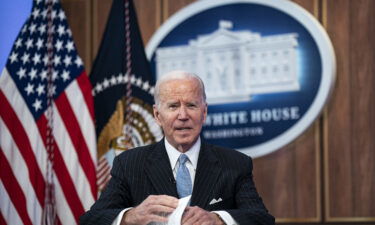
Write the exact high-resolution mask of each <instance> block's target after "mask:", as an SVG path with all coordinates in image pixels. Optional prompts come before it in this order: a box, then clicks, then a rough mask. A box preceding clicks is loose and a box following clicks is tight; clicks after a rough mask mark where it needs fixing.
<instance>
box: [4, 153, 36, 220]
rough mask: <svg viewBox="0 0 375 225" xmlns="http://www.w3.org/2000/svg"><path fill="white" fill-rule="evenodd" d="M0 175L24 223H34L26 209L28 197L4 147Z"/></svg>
mask: <svg viewBox="0 0 375 225" xmlns="http://www.w3.org/2000/svg"><path fill="white" fill-rule="evenodd" d="M0 176H1V179H2V181H3V185H4V187H5V190H7V192H8V194H9V197H10V199H11V201H12V202H13V204H14V205H15V207H16V210H17V212H18V215H19V216H20V217H21V220H22V222H23V224H25V225H28V224H30V225H32V222H31V219H30V217H29V214H28V213H27V209H26V198H25V195H24V193H23V192H22V189H21V187H20V186H19V184H18V182H17V179H16V177H15V176H14V174H13V172H12V169H11V167H10V165H9V162H8V161H7V160H6V158H5V155H4V154H3V151H2V149H1V148H0Z"/></svg>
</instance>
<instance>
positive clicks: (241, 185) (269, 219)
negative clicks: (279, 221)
mask: <svg viewBox="0 0 375 225" xmlns="http://www.w3.org/2000/svg"><path fill="white" fill-rule="evenodd" d="M248 159H249V160H248V161H247V162H248V163H247V164H246V167H244V169H243V172H242V174H241V176H240V177H239V179H238V181H237V184H236V188H235V189H236V194H235V201H236V209H231V210H227V212H228V213H229V214H230V215H231V216H232V217H233V218H234V220H236V222H237V223H239V224H247V225H255V224H259V225H273V224H275V218H274V217H273V216H272V215H271V214H269V213H268V210H267V209H266V207H265V206H264V204H263V201H262V199H261V197H260V196H259V194H258V192H257V190H256V188H255V184H254V181H253V175H252V168H253V166H252V161H251V158H248Z"/></svg>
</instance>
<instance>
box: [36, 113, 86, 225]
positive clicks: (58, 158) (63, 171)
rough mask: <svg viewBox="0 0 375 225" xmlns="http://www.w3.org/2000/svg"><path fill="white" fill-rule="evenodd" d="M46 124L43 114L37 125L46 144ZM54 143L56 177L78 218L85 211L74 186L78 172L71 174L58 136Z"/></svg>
mask: <svg viewBox="0 0 375 225" xmlns="http://www.w3.org/2000/svg"><path fill="white" fill-rule="evenodd" d="M46 124H47V119H46V117H45V116H44V115H43V116H42V117H41V118H40V119H39V121H38V122H37V125H38V128H39V130H40V134H42V140H43V141H44V144H46V138H45V134H46V132H45V130H46V126H45V125H46ZM59 130H60V129H59ZM63 140H64V139H63ZM53 143H54V145H53V147H54V149H55V154H54V155H55V156H54V157H55V158H54V169H55V173H56V177H57V179H58V180H59V182H60V184H63V185H61V188H62V192H63V193H64V196H65V198H66V200H67V202H68V204H69V207H70V209H71V210H72V213H73V214H74V216H75V217H76V218H78V217H79V216H80V214H82V213H83V212H84V208H83V206H82V203H81V200H80V198H79V196H78V193H77V190H76V189H75V188H74V187H75V184H74V182H73V181H72V176H77V174H76V173H74V172H73V175H72V176H71V175H70V173H69V170H68V169H71V168H69V167H68V168H67V165H66V164H65V163H64V159H63V156H62V154H61V150H60V149H59V147H58V145H57V144H56V138H54V140H53ZM63 155H69V153H68V152H64V154H63ZM74 162H75V161H74V159H71V160H70V163H71V164H74Z"/></svg>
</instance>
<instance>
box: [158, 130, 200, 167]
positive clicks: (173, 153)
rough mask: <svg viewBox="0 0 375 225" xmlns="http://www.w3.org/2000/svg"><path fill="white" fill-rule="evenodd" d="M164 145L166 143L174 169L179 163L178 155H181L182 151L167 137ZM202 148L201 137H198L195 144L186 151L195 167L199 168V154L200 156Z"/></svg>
mask: <svg viewBox="0 0 375 225" xmlns="http://www.w3.org/2000/svg"><path fill="white" fill-rule="evenodd" d="M164 145H165V149H166V150H167V154H168V157H169V162H170V163H171V167H172V170H174V168H175V166H176V164H177V160H178V157H180V155H181V154H182V153H181V152H180V151H178V150H177V149H176V148H175V147H173V146H172V145H171V144H170V143H169V142H168V140H167V139H166V138H164ZM200 149H201V138H200V137H198V139H197V141H196V142H195V143H194V145H193V146H192V147H191V148H190V149H189V150H187V151H186V152H185V154H186V155H187V157H188V158H189V161H190V162H191V164H192V165H193V167H194V169H197V164H198V156H199V151H200Z"/></svg>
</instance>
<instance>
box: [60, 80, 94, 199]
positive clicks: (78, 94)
mask: <svg viewBox="0 0 375 225" xmlns="http://www.w3.org/2000/svg"><path fill="white" fill-rule="evenodd" d="M82 76H86V75H85V74H84V73H82V74H81V76H79V78H78V79H77V81H74V82H72V83H71V84H70V85H69V87H68V88H67V91H66V96H67V98H68V100H69V103H70V105H71V109H72V110H73V112H74V116H75V118H78V120H77V122H78V125H79V127H80V129H81V131H82V134H85V138H86V140H87V141H86V144H87V146H88V149H95V148H96V144H95V141H96V136H95V135H96V134H95V125H94V120H93V118H92V115H91V112H90V108H92V107H89V105H87V104H82V103H85V101H86V100H85V95H84V91H85V90H82V86H80V85H79V82H78V81H79V80H83V79H81V78H80V77H82ZM86 80H87V78H86ZM83 88H85V87H83ZM86 89H87V88H86ZM89 154H90V159H87V160H90V163H91V164H92V165H93V166H94V165H95V164H96V161H97V159H96V152H95V151H89ZM91 168H92V167H91ZM95 193H96V191H95Z"/></svg>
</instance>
